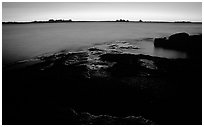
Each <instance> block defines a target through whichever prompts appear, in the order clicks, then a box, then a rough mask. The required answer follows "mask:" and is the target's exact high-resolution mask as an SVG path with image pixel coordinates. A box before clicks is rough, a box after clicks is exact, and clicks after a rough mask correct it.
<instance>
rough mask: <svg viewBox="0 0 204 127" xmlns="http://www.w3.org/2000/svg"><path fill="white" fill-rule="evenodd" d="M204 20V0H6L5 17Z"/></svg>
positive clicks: (24, 18) (75, 19)
mask: <svg viewBox="0 0 204 127" xmlns="http://www.w3.org/2000/svg"><path fill="white" fill-rule="evenodd" d="M49 19H65V20H66V19H72V20H73V21H107V20H108V21H111V20H117V19H125V20H130V21H138V20H140V19H141V20H143V21H199V22H200V21H202V3H201V2H163V3H162V2H144V3H142V2H96V3H94V2H3V4H2V20H3V22H5V21H34V20H37V21H39V20H49Z"/></svg>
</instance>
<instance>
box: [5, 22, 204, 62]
mask: <svg viewBox="0 0 204 127" xmlns="http://www.w3.org/2000/svg"><path fill="white" fill-rule="evenodd" d="M176 32H187V33H189V34H200V33H202V24H188V23H183V24H182V23H100V22H92V23H90V22H89V23H47V24H3V26H2V39H3V40H2V46H3V47H2V48H3V49H2V51H3V64H8V63H11V62H15V61H18V60H23V59H28V58H31V57H35V56H38V55H41V54H44V53H49V52H56V51H60V50H63V49H69V50H71V51H75V50H80V49H83V48H86V47H89V46H92V45H94V44H98V43H104V42H114V41H118V40H121V41H124V40H126V41H129V42H131V43H132V44H135V45H137V46H138V47H139V48H140V49H138V50H137V49H135V50H131V52H133V53H143V54H148V55H153V56H159V57H167V58H185V57H186V54H185V53H184V52H178V51H172V50H165V49H156V48H154V45H153V38H155V37H164V36H170V35H171V34H174V33H176ZM147 39H149V40H147Z"/></svg>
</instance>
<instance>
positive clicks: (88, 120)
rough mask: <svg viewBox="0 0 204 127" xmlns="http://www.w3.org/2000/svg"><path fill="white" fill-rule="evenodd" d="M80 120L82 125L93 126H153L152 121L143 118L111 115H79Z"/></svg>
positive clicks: (84, 113) (85, 113)
mask: <svg viewBox="0 0 204 127" xmlns="http://www.w3.org/2000/svg"><path fill="white" fill-rule="evenodd" d="M78 117H79V120H80V122H82V124H93V125H152V124H154V123H153V122H152V121H150V120H147V119H145V118H143V117H142V116H138V117H136V116H127V117H116V116H110V115H92V114H90V113H88V112H83V113H80V114H79V116H78Z"/></svg>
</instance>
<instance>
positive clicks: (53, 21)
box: [2, 19, 202, 24]
mask: <svg viewBox="0 0 204 127" xmlns="http://www.w3.org/2000/svg"><path fill="white" fill-rule="evenodd" d="M69 22H132V23H202V22H190V21H175V22H165V21H142V20H139V21H129V20H125V19H118V20H115V21H72V20H71V19H69V20H64V19H58V20H54V19H50V20H48V21H31V22H15V21H14V22H2V23H3V24H29V23H69Z"/></svg>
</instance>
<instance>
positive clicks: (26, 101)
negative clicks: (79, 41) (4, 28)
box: [2, 39, 202, 125]
mask: <svg viewBox="0 0 204 127" xmlns="http://www.w3.org/2000/svg"><path fill="white" fill-rule="evenodd" d="M169 40H170V39H169ZM158 41H159V42H160V41H163V40H156V42H158ZM198 43H201V42H198ZM156 45H157V44H156ZM105 46H107V47H108V48H107V47H106V48H99V47H91V48H89V49H87V50H85V51H81V52H69V51H66V50H64V51H61V52H58V53H54V54H49V55H44V56H39V57H36V58H34V59H31V60H28V61H24V62H21V63H18V65H16V66H19V67H16V68H13V69H9V68H11V67H8V68H6V67H5V68H3V87H2V88H3V107H2V108H3V110H2V111H3V124H35V125H36V124H48V125H50V124H120V125H121V124H202V79H201V75H202V69H201V68H202V62H201V59H202V58H201V57H196V59H193V58H188V59H167V58H159V57H152V56H148V55H143V54H138V55H135V54H127V53H124V52H120V51H118V50H116V49H118V48H119V49H126V48H131V49H133V50H137V48H138V47H135V46H132V45H129V44H127V43H126V42H118V44H115V45H105Z"/></svg>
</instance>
